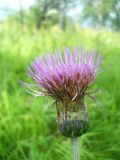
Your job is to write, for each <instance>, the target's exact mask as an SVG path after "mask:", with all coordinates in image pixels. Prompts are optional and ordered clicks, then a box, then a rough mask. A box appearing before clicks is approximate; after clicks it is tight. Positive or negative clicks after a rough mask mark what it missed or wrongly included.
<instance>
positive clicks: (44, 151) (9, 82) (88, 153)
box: [0, 24, 120, 160]
mask: <svg viewBox="0 0 120 160" xmlns="http://www.w3.org/2000/svg"><path fill="white" fill-rule="evenodd" d="M119 40H120V34H119V33H117V32H111V31H106V30H100V31H94V30H90V29H86V30H85V29H84V30H83V29H78V28H76V29H68V30H66V31H64V32H63V31H61V30H60V29H59V28H57V27H54V28H52V29H47V30H45V29H41V30H39V31H36V30H34V29H33V30H32V29H31V30H29V31H28V30H27V28H23V29H20V27H15V26H11V27H10V26H8V25H6V24H3V25H2V24H1V26H0V68H1V71H0V160H70V159H71V145H70V143H71V141H70V139H67V138H64V137H63V136H62V135H61V134H60V133H59V131H58V129H57V125H56V108H55V105H54V104H53V103H54V102H53V101H52V100H51V99H48V98H45V97H39V98H33V96H31V95H29V94H28V93H26V92H25V90H24V88H23V87H22V86H21V85H20V84H19V82H18V79H22V80H24V81H27V80H28V78H27V77H26V75H25V68H26V66H27V65H30V63H31V61H32V60H34V58H35V57H36V56H37V55H41V56H43V54H45V53H47V52H49V51H50V52H53V51H54V50H55V49H60V48H63V47H65V46H66V47H69V46H74V45H75V46H78V45H79V46H81V47H85V48H87V50H88V51H91V49H92V48H94V49H95V50H96V52H97V53H101V54H102V55H103V63H102V67H101V70H102V72H101V74H100V75H99V77H98V79H97V81H96V84H95V85H94V86H93V87H92V88H91V91H93V90H95V89H102V90H103V92H102V93H99V94H98V93H97V94H96V95H97V97H98V98H99V101H100V102H101V103H102V105H103V109H101V108H100V107H98V106H97V104H96V103H94V102H93V101H91V100H89V98H87V106H88V111H89V117H90V124H91V125H90V129H89V132H88V133H86V134H85V135H83V136H82V137H81V139H80V141H81V148H80V153H81V160H119V159H120V62H119V61H120V60H119V59H120V44H119Z"/></svg>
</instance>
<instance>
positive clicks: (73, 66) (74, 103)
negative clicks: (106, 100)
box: [24, 47, 102, 137]
mask: <svg viewBox="0 0 120 160" xmlns="http://www.w3.org/2000/svg"><path fill="white" fill-rule="evenodd" d="M101 60H102V57H101V55H96V54H95V53H94V50H92V52H91V53H87V51H86V50H85V49H84V50H82V51H81V50H80V49H79V48H77V47H74V48H73V49H72V51H70V49H68V48H65V49H64V50H63V52H62V53H61V52H60V51H59V52H55V53H54V54H49V55H47V56H46V57H44V58H40V57H37V58H36V59H35V60H34V61H33V62H32V64H31V66H30V67H27V75H28V76H29V77H31V78H32V79H33V81H34V82H35V85H31V84H26V83H24V85H25V86H26V88H27V90H28V91H29V92H30V93H33V94H34V95H35V96H51V97H53V98H54V99H55V101H56V104H57V105H56V106H57V115H58V122H59V123H58V124H59V128H60V130H61V132H62V133H63V134H64V135H65V136H68V137H71V136H79V135H80V134H81V133H80V132H81V131H80V130H81V127H82V129H83V130H84V129H85V126H84V123H83V122H84V121H85V120H84V119H86V116H83V112H84V113H85V115H86V106H85V95H87V92H86V90H87V89H88V87H89V86H90V85H91V84H92V83H93V82H94V81H95V79H96V77H97V75H98V73H99V72H98V70H99V67H100V64H101ZM32 87H35V88H36V89H35V90H33V89H32ZM91 97H92V96H91ZM92 99H94V98H93V97H92ZM79 110H80V113H79ZM71 117H72V118H71ZM73 117H74V118H73ZM73 119H74V120H73ZM81 120H82V121H81ZM68 121H69V122H70V121H71V123H67V122H68ZM73 123H74V124H75V125H73ZM72 126H74V127H72ZM77 126H78V127H77ZM80 126H81V127H80ZM67 128H69V129H68V130H69V131H67ZM82 132H84V131H82Z"/></svg>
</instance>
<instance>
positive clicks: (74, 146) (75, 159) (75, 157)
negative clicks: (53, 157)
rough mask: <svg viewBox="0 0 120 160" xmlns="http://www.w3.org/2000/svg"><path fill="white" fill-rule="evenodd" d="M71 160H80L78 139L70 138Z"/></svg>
mask: <svg viewBox="0 0 120 160" xmlns="http://www.w3.org/2000/svg"><path fill="white" fill-rule="evenodd" d="M72 150H73V160H80V152H79V137H74V138H72Z"/></svg>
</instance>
